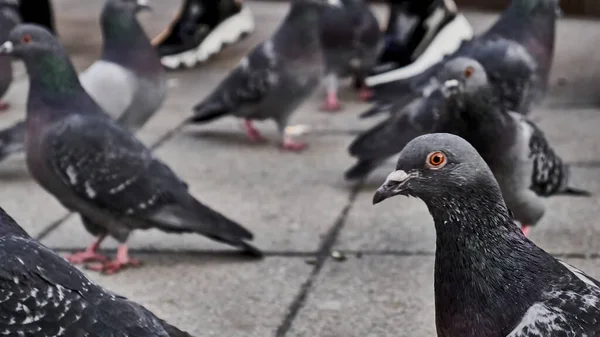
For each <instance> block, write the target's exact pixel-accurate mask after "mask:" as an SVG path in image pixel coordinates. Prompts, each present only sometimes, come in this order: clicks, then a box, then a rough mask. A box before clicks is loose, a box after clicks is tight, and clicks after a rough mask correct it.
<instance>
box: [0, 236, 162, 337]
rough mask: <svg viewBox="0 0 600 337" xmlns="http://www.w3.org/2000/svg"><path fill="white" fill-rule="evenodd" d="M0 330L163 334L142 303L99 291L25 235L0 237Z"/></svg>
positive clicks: (38, 335) (44, 336) (33, 335)
mask: <svg viewBox="0 0 600 337" xmlns="http://www.w3.org/2000/svg"><path fill="white" fill-rule="evenodd" d="M0 246H2V248H3V249H1V250H0V254H1V255H2V256H1V257H0V258H1V259H2V261H3V263H2V267H1V268H0V312H1V313H2V316H1V317H0V335H8V336H27V337H51V336H64V337H67V336H69V337H71V336H90V337H96V336H97V337H99V336H109V335H110V336H120V337H126V336H139V337H150V336H153V337H168V336H169V335H168V334H167V332H166V331H165V329H163V327H162V322H161V321H160V320H159V319H158V318H157V317H155V316H154V315H153V314H152V313H150V312H149V311H147V310H146V309H144V308H143V307H141V306H139V305H137V304H135V303H133V302H130V301H128V300H126V299H124V298H123V297H118V296H115V295H113V294H111V293H108V292H105V291H104V290H103V289H101V288H100V287H99V286H97V285H96V284H94V283H93V282H91V281H89V280H88V279H87V278H86V277H85V276H84V275H83V274H82V273H81V272H79V270H77V269H76V268H74V267H73V266H71V265H70V264H69V263H68V262H66V261H65V260H64V259H62V258H61V257H59V256H58V255H56V254H54V253H53V252H52V251H50V250H49V249H47V248H46V247H44V246H42V245H40V244H39V243H37V242H35V241H34V240H32V239H29V238H19V237H3V238H0Z"/></svg>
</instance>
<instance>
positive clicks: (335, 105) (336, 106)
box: [321, 92, 342, 112]
mask: <svg viewBox="0 0 600 337" xmlns="http://www.w3.org/2000/svg"><path fill="white" fill-rule="evenodd" d="M321 110H322V111H329V112H334V111H340V110H342V105H341V104H340V101H339V100H338V97H337V93H335V92H329V93H327V99H326V100H325V103H323V105H321Z"/></svg>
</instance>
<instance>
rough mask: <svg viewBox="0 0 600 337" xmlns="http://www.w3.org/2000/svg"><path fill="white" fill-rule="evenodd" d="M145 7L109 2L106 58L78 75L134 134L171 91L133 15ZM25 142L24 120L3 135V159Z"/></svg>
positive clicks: (104, 16)
mask: <svg viewBox="0 0 600 337" xmlns="http://www.w3.org/2000/svg"><path fill="white" fill-rule="evenodd" d="M147 8H149V7H148V6H147V5H146V4H145V3H144V2H143V1H141V0H138V2H137V3H136V2H135V1H133V0H107V1H106V3H105V5H104V9H103V11H102V19H101V26H102V35H103V39H104V46H103V51H102V57H101V59H100V60H98V61H96V62H94V63H93V64H92V65H91V66H90V67H89V68H87V69H86V70H85V71H83V72H82V73H81V74H80V75H79V80H80V81H81V84H82V85H83V88H84V89H85V91H87V93H88V94H89V95H90V96H91V97H92V98H93V99H94V100H95V101H96V102H97V103H98V104H99V105H100V107H102V109H103V110H104V111H105V112H107V113H108V114H109V115H111V116H112V117H113V118H116V119H117V120H118V121H119V123H121V124H122V125H123V126H126V127H127V128H129V129H130V130H132V131H134V132H136V131H138V130H139V129H140V128H141V127H142V126H144V124H145V123H146V122H147V121H148V120H149V119H150V117H152V115H153V114H154V113H155V112H156V111H157V110H158V109H159V108H160V107H161V105H162V103H163V102H164V100H165V98H166V93H167V84H166V82H167V78H166V72H165V70H164V69H163V67H162V65H161V63H160V59H159V58H158V56H157V54H156V50H155V49H154V47H152V45H151V44H150V40H149V39H148V37H147V36H146V34H145V33H144V31H143V30H142V27H141V26H140V24H139V23H138V21H137V19H136V17H135V14H136V12H138V11H140V10H143V9H147ZM7 35H8V33H7ZM5 40H6V36H5V38H4V39H3V40H2V41H5ZM2 57H3V58H6V56H2ZM0 60H1V58H0ZM24 141H25V123H24V122H23V121H21V122H19V123H16V124H15V125H13V126H11V127H9V128H6V129H4V130H2V131H0V160H2V159H4V158H6V157H7V156H8V155H11V154H15V153H19V152H22V151H24V148H25V144H24Z"/></svg>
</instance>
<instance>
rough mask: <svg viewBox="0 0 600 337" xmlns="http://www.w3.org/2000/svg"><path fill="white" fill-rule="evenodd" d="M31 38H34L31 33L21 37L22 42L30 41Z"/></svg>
mask: <svg viewBox="0 0 600 337" xmlns="http://www.w3.org/2000/svg"><path fill="white" fill-rule="evenodd" d="M31 40H32V39H31V35H29V34H25V35H23V36H22V37H21V42H23V43H29V42H31Z"/></svg>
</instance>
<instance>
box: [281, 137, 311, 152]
mask: <svg viewBox="0 0 600 337" xmlns="http://www.w3.org/2000/svg"><path fill="white" fill-rule="evenodd" d="M307 146H308V144H306V143H301V142H297V141H294V140H293V139H291V138H287V137H286V138H284V139H283V144H282V148H283V149H284V150H287V151H293V152H300V151H302V150H304V149H306V147H307Z"/></svg>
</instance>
